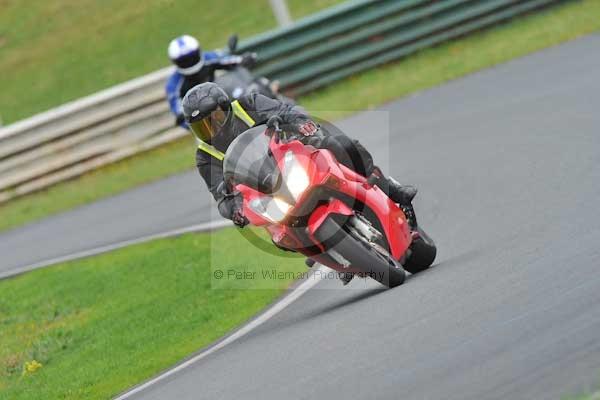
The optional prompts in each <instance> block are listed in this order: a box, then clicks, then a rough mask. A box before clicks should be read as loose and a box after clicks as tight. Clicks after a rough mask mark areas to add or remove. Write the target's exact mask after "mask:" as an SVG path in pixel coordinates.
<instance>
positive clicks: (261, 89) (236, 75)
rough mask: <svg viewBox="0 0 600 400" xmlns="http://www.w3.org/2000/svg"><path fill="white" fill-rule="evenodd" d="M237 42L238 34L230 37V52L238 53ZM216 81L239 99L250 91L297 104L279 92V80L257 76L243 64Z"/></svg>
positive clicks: (228, 42) (228, 43) (228, 44)
mask: <svg viewBox="0 0 600 400" xmlns="http://www.w3.org/2000/svg"><path fill="white" fill-rule="evenodd" d="M237 43H238V37H237V35H232V36H231V37H229V40H228V41H227V48H228V50H229V53H230V54H236V51H237ZM215 82H216V83H218V84H219V86H221V87H222V88H223V89H224V90H225V91H226V92H227V94H228V95H230V96H231V97H232V98H233V99H238V98H240V97H241V96H243V95H245V94H249V93H260V94H262V95H264V96H267V97H270V98H272V99H277V100H280V101H283V102H285V103H288V104H296V103H295V101H294V100H293V99H291V98H289V97H286V96H284V95H283V94H281V93H280V92H279V84H278V82H277V81H271V80H269V79H268V78H266V77H264V76H261V77H255V76H254V75H253V74H252V72H251V71H250V70H249V69H248V68H246V67H245V66H243V65H238V66H236V67H235V68H233V69H231V70H229V71H227V72H225V73H224V74H223V75H220V76H218V77H216V78H215Z"/></svg>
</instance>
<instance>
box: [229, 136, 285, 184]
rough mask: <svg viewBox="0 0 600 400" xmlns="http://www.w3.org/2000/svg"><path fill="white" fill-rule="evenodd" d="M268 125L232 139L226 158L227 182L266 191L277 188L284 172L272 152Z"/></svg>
mask: <svg viewBox="0 0 600 400" xmlns="http://www.w3.org/2000/svg"><path fill="white" fill-rule="evenodd" d="M265 129H266V126H265V125H259V126H256V127H254V128H250V129H248V130H247V131H246V132H244V133H242V134H241V135H239V136H238V137H237V138H235V139H234V140H233V142H231V144H230V145H229V148H228V149H227V153H225V158H224V160H223V175H224V177H225V181H226V182H231V183H233V184H244V185H246V186H249V187H251V188H253V189H255V190H258V191H260V192H262V193H267V194H269V193H273V192H274V191H276V190H277V186H278V184H279V181H280V173H279V169H278V168H277V164H276V162H275V160H274V159H273V157H272V156H271V155H270V152H269V141H270V137H269V136H267V135H265V134H264V132H265Z"/></svg>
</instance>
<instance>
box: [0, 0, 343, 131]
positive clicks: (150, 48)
mask: <svg viewBox="0 0 600 400" xmlns="http://www.w3.org/2000/svg"><path fill="white" fill-rule="evenodd" d="M339 1H340V0H291V1H290V2H289V3H290V10H291V12H292V14H293V16H294V17H300V16H303V15H306V14H309V13H312V12H314V11H316V10H319V9H321V8H324V7H327V6H330V5H332V4H335V3H337V2H339ZM0 9H1V10H2V12H1V13H0V55H1V56H0V76H2V90H1V91H0V117H1V118H2V120H3V122H4V123H5V124H7V123H11V122H14V121H16V120H18V119H21V118H25V117H28V116H30V115H33V114H35V113H38V112H40V111H43V110H46V109H49V108H51V107H53V106H56V105H59V104H61V103H64V102H66V101H69V100H74V99H77V98H79V97H81V96H84V95H87V94H91V93H94V92H96V91H98V90H100V89H103V88H106V87H109V86H112V85H114V84H117V83H120V82H123V81H125V80H128V79H131V78H134V77H137V76H139V75H142V74H145V73H148V72H152V71H154V70H156V69H159V68H161V67H164V66H166V65H167V64H168V59H167V54H166V49H167V44H168V43H169V41H170V40H171V39H173V38H174V37H176V36H178V35H180V34H182V33H189V34H192V35H196V36H197V37H198V38H199V40H200V41H201V43H202V45H203V47H204V48H215V47H223V46H224V45H225V42H226V40H227V36H228V35H229V34H231V33H233V32H234V31H235V32H238V33H239V34H240V37H241V38H246V37H249V36H250V35H253V34H256V33H259V32H262V31H265V30H267V29H271V28H274V27H275V26H276V23H275V18H274V16H273V14H272V12H271V8H270V6H269V3H268V1H267V0H259V1H242V0H225V1H219V2H218V4H217V3H215V2H214V1H210V0H177V1H173V0H145V1H135V0H102V1H98V0H28V1H23V0H0Z"/></svg>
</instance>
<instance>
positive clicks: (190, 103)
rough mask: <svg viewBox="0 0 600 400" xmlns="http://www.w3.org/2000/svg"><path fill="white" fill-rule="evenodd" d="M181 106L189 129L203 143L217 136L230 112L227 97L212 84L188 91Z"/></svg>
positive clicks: (198, 86)
mask: <svg viewBox="0 0 600 400" xmlns="http://www.w3.org/2000/svg"><path fill="white" fill-rule="evenodd" d="M181 106H182V108H183V115H184V117H185V121H186V122H187V123H188V125H189V126H190V129H191V130H192V132H194V135H196V137H198V139H200V140H202V141H204V142H210V141H211V139H212V138H213V137H215V136H217V134H218V133H219V131H220V129H221V127H222V126H223V125H224V123H225V121H226V120H227V118H228V117H229V112H230V110H231V103H230V101H229V96H227V93H225V91H224V90H223V89H221V87H220V86H219V85H217V84H216V83H214V82H206V83H201V84H200V85H196V86H194V87H193V88H191V89H190V90H188V92H187V93H186V94H185V96H184V97H183V101H182V103H181Z"/></svg>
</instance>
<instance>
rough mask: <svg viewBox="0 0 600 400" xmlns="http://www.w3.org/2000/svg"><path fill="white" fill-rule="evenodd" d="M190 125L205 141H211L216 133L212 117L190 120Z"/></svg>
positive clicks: (197, 135)
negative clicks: (211, 120)
mask: <svg viewBox="0 0 600 400" xmlns="http://www.w3.org/2000/svg"><path fill="white" fill-rule="evenodd" d="M189 125H190V129H191V130H192V132H194V135H196V137H197V138H198V139H200V140H202V141H203V142H210V141H211V139H212V138H213V136H214V134H215V130H214V129H213V126H212V124H211V123H210V117H207V118H203V119H201V120H199V121H195V122H190V123H189Z"/></svg>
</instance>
